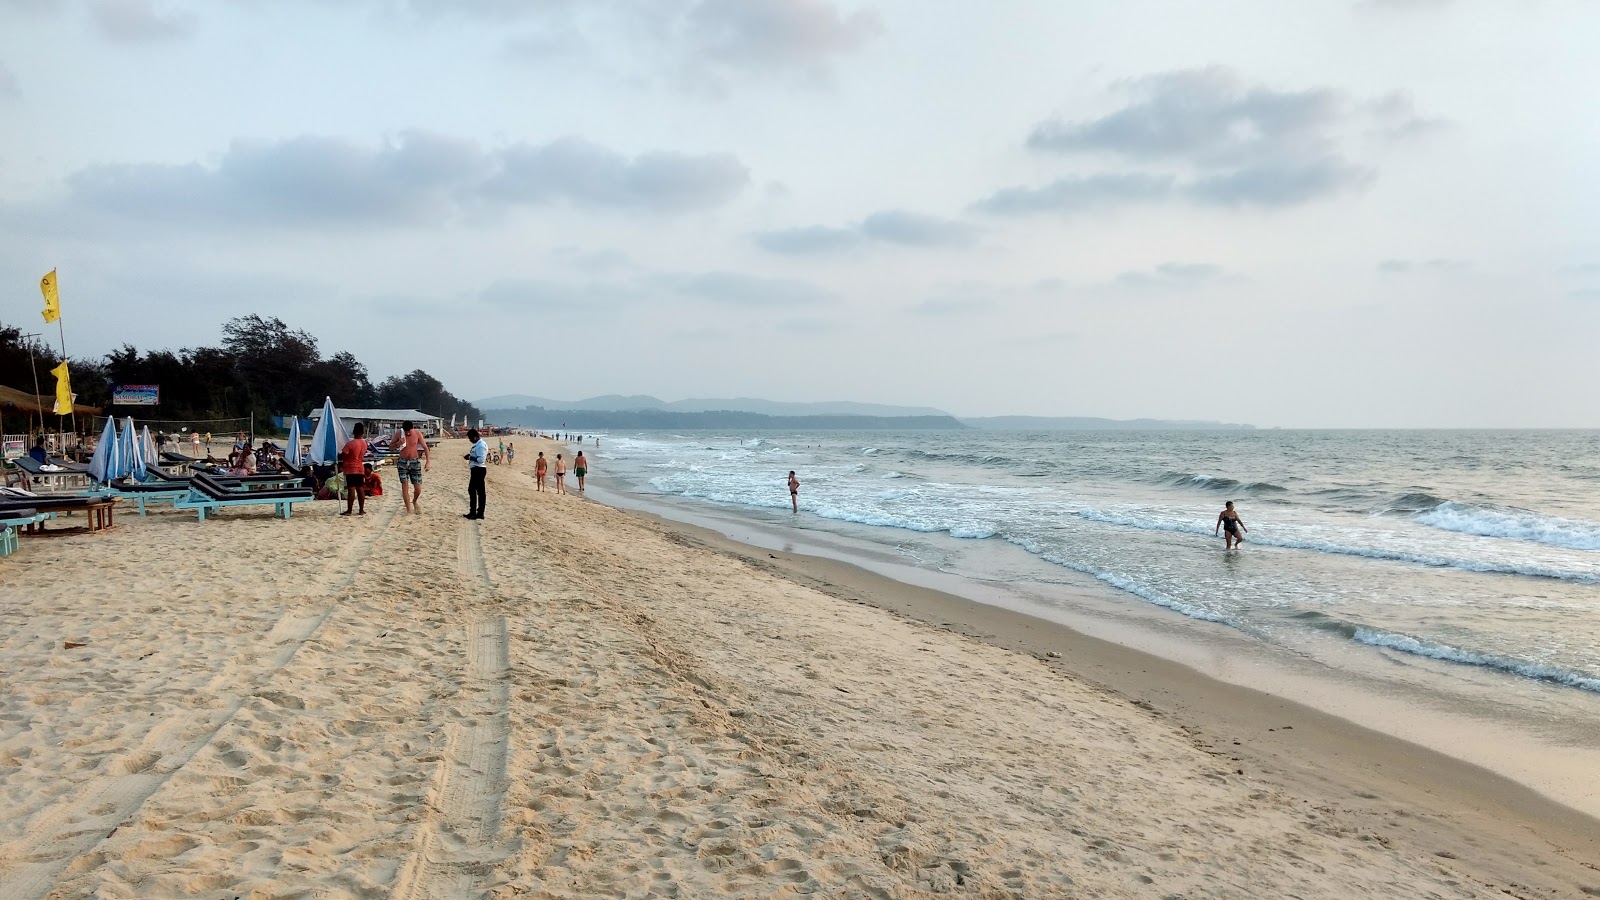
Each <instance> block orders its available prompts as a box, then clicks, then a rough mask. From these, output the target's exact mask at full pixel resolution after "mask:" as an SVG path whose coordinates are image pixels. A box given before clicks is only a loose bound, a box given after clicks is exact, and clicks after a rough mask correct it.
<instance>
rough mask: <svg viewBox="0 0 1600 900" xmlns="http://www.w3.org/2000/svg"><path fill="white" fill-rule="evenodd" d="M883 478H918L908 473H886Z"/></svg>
mask: <svg viewBox="0 0 1600 900" xmlns="http://www.w3.org/2000/svg"><path fill="white" fill-rule="evenodd" d="M883 477H884V478H915V477H917V476H915V475H912V474H910V473H908V472H885V473H883Z"/></svg>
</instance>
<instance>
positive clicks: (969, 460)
mask: <svg viewBox="0 0 1600 900" xmlns="http://www.w3.org/2000/svg"><path fill="white" fill-rule="evenodd" d="M906 458H907V459H927V460H932V461H934V462H953V463H966V464H967V465H973V466H989V467H991V468H1006V467H1008V466H1015V465H1019V463H1018V462H1017V461H1016V460H1014V459H1011V458H1010V457H1007V456H1000V455H998V454H995V453H939V452H936V451H934V452H930V451H927V450H910V451H907V453H906Z"/></svg>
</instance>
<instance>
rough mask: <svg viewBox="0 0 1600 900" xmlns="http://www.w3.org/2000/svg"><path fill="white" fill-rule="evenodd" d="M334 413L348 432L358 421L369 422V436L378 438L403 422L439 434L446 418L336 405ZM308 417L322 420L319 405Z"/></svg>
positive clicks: (415, 412) (422, 413)
mask: <svg viewBox="0 0 1600 900" xmlns="http://www.w3.org/2000/svg"><path fill="white" fill-rule="evenodd" d="M333 414H334V415H336V416H338V417H339V421H341V422H343V423H344V427H345V431H346V433H348V432H349V431H350V430H351V429H352V428H353V427H354V426H355V424H356V423H357V422H365V423H367V431H368V434H367V437H369V438H376V437H378V436H380V435H383V434H385V433H387V432H390V431H393V430H394V429H396V428H399V427H400V423H402V422H411V423H414V424H415V425H416V426H417V427H418V428H421V429H422V433H423V434H426V435H434V434H438V433H439V431H440V430H441V427H442V426H443V424H444V420H443V419H441V418H440V417H438V416H432V415H429V414H427V413H425V412H420V411H418V410H415V409H345V408H344V407H334V410H333ZM308 418H311V419H313V420H318V421H320V420H321V419H322V409H321V407H318V408H317V409H314V410H312V411H311V413H310V415H309V417H308Z"/></svg>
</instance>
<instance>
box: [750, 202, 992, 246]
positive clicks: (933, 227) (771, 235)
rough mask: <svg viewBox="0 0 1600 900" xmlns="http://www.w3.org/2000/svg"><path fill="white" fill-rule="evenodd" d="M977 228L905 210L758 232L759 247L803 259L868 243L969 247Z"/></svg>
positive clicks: (974, 237)
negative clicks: (847, 222)
mask: <svg viewBox="0 0 1600 900" xmlns="http://www.w3.org/2000/svg"><path fill="white" fill-rule="evenodd" d="M978 234H979V231H978V229H977V228H976V227H974V226H972V225H968V224H967V223H965V222H958V221H956V220H954V219H943V218H940V217H938V216H930V215H926V214H924V213H918V212H911V211H910V210H904V209H888V210H882V211H880V212H875V213H873V214H871V215H869V216H867V217H866V218H865V219H862V220H861V221H860V222H859V223H857V224H855V225H849V226H846V227H844V228H830V227H827V226H823V225H811V226H806V227H801V228H782V229H778V230H775V231H763V232H758V233H757V234H756V235H755V236H754V240H755V242H756V245H757V246H759V247H761V248H762V249H764V250H768V251H771V252H773V253H785V254H791V255H804V254H811V253H830V252H836V251H840V250H849V249H851V248H854V247H859V246H861V245H863V244H866V243H868V242H879V243H887V244H899V245H901V246H905V247H969V246H971V245H972V244H974V243H976V242H977V240H978Z"/></svg>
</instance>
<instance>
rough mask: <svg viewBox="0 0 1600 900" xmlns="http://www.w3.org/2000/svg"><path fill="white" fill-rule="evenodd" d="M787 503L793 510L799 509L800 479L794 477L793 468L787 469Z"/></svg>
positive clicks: (797, 510)
mask: <svg viewBox="0 0 1600 900" xmlns="http://www.w3.org/2000/svg"><path fill="white" fill-rule="evenodd" d="M789 505H790V506H793V507H794V511H795V512H799V511H800V479H799V478H797V477H795V474H794V470H793V469H790V470H789Z"/></svg>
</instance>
